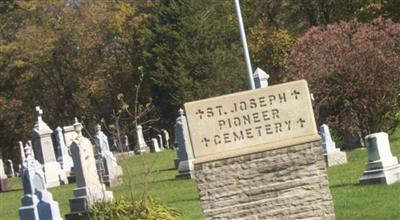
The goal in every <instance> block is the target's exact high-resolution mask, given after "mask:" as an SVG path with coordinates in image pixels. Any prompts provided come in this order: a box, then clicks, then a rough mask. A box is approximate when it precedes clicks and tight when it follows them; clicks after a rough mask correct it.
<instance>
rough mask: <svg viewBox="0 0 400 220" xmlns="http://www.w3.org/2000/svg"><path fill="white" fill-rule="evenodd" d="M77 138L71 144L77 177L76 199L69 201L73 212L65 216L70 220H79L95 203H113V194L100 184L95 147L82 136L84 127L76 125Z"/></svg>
mask: <svg viewBox="0 0 400 220" xmlns="http://www.w3.org/2000/svg"><path fill="white" fill-rule="evenodd" d="M74 128H75V132H76V133H77V137H76V138H75V140H74V141H73V142H72V144H71V153H72V159H73V161H74V170H75V175H76V188H75V189H74V198H72V199H70V200H69V207H70V210H71V212H70V213H68V214H67V215H65V218H66V219H67V220H68V219H79V216H80V214H82V213H85V212H87V210H88V209H89V207H90V206H92V205H93V204H94V203H95V202H100V201H111V200H112V198H113V194H112V192H111V191H106V188H105V185H104V184H102V183H101V182H100V179H99V176H98V175H97V170H96V161H95V159H94V153H93V145H92V143H91V142H90V140H89V139H87V138H86V137H83V136H82V125H81V124H80V123H75V125H74Z"/></svg>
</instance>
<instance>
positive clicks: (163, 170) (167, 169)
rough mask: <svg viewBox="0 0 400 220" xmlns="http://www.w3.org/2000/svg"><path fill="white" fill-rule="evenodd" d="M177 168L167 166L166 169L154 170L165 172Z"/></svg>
mask: <svg viewBox="0 0 400 220" xmlns="http://www.w3.org/2000/svg"><path fill="white" fill-rule="evenodd" d="M173 170H175V168H165V169H160V170H154V172H165V171H173Z"/></svg>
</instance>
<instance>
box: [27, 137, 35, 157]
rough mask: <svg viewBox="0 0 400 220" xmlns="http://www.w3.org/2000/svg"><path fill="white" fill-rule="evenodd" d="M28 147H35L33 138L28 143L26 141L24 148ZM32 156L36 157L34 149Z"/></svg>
mask: <svg viewBox="0 0 400 220" xmlns="http://www.w3.org/2000/svg"><path fill="white" fill-rule="evenodd" d="M26 147H30V148H31V149H33V146H32V141H31V140H29V141H28V143H25V147H24V149H25V148H26ZM32 157H33V158H35V152H34V151H33V150H32Z"/></svg>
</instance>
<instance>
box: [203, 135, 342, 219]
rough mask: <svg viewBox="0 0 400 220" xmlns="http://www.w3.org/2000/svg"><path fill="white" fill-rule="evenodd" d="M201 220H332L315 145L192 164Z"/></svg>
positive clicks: (319, 153) (319, 151)
mask: <svg viewBox="0 0 400 220" xmlns="http://www.w3.org/2000/svg"><path fill="white" fill-rule="evenodd" d="M195 176H196V180H197V185H198V189H199V195H200V201H201V202H202V208H203V217H204V219H285V220H286V219H324V220H326V219H335V214H334V209H333V202H332V198H331V194H330V191H329V184H328V178H327V174H326V168H325V163H324V159H323V154H322V147H321V142H320V141H319V140H318V141H314V142H310V143H305V144H299V145H294V146H289V147H284V148H278V149H273V150H268V151H264V152H259V153H253V154H248V155H242V156H238V157H234V158H227V159H222V160H217V161H209V162H204V163H199V164H195Z"/></svg>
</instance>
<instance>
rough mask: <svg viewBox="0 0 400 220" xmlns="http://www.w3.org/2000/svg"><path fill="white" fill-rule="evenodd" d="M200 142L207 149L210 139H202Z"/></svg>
mask: <svg viewBox="0 0 400 220" xmlns="http://www.w3.org/2000/svg"><path fill="white" fill-rule="evenodd" d="M201 142H202V143H204V145H205V146H206V147H208V142H210V139H207V138H203V140H201Z"/></svg>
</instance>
